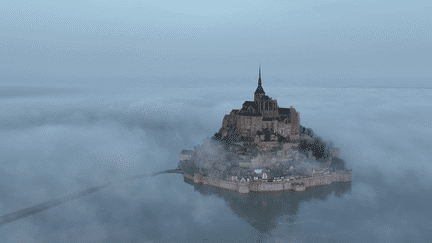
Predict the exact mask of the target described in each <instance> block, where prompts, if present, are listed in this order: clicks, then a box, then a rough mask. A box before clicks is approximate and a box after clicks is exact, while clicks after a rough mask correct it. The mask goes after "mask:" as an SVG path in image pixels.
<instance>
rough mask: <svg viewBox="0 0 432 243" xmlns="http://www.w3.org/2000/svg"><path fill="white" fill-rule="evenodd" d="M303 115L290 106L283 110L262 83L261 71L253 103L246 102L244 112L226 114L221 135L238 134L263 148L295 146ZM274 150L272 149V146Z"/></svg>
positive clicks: (243, 107) (235, 111) (220, 131)
mask: <svg viewBox="0 0 432 243" xmlns="http://www.w3.org/2000/svg"><path fill="white" fill-rule="evenodd" d="M299 125H300V113H299V112H296V110H295V109H294V108H293V107H292V106H291V107H290V108H280V107H279V105H278V103H277V100H275V99H272V98H270V97H268V96H267V95H266V94H265V92H264V89H263V87H262V84H261V66H260V68H259V76H258V87H257V89H256V90H255V93H254V100H253V101H245V102H244V103H243V106H242V108H241V109H239V110H238V109H237V110H236V109H234V110H232V111H231V113H230V114H229V115H225V117H224V119H223V122H222V128H221V129H220V130H219V133H218V134H219V135H220V136H222V138H223V137H226V136H229V135H232V134H236V135H240V136H241V137H242V138H246V140H248V142H253V143H255V144H261V145H266V147H268V146H267V145H272V144H273V145H276V143H280V142H284V143H295V142H297V141H298V139H299ZM270 147H273V146H270Z"/></svg>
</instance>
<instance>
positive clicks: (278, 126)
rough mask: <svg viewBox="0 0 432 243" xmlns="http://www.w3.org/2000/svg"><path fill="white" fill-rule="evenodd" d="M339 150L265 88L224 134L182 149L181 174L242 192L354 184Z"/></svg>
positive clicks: (226, 123) (228, 118) (233, 116)
mask: <svg viewBox="0 0 432 243" xmlns="http://www.w3.org/2000/svg"><path fill="white" fill-rule="evenodd" d="M338 156H339V148H335V147H333V146H332V144H331V143H325V142H323V141H322V139H321V138H320V137H317V136H315V135H314V133H313V131H312V129H310V128H304V127H302V126H301V125H300V113H299V112H297V111H296V110H295V109H294V108H293V107H292V106H291V107H290V108H280V107H279V105H278V103H277V100H275V99H272V98H270V97H268V96H267V95H266V94H265V92H264V89H263V87H262V83H261V67H260V68H259V77H258V87H257V89H256V90H255V93H254V101H245V102H244V103H243V106H242V108H241V109H233V110H232V111H231V113H230V114H228V115H225V117H224V119H223V122H222V127H221V129H220V130H219V132H217V133H215V134H214V136H213V137H212V138H211V139H209V140H208V141H206V142H204V143H203V144H200V145H198V146H195V147H194V150H183V151H182V152H181V154H180V162H179V163H178V170H180V171H181V172H182V173H183V176H184V177H185V178H186V179H190V180H193V182H194V183H203V184H207V185H211V186H216V187H220V188H224V189H228V190H234V191H237V192H239V193H249V192H252V191H256V192H277V191H285V190H295V191H297V192H302V191H305V190H306V189H307V188H311V187H316V186H319V185H328V184H330V183H332V182H338V181H351V170H347V169H346V168H345V166H344V162H343V161H342V160H341V159H339V158H338Z"/></svg>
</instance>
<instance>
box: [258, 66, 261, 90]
mask: <svg viewBox="0 0 432 243" xmlns="http://www.w3.org/2000/svg"><path fill="white" fill-rule="evenodd" d="M258 85H261V63H260V65H259V76H258Z"/></svg>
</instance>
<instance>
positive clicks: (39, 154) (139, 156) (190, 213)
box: [0, 86, 432, 242]
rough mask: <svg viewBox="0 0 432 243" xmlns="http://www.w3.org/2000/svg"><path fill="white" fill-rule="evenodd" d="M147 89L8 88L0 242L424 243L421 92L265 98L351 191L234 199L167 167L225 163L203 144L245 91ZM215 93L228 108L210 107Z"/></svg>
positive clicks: (332, 188) (337, 188) (290, 93)
mask: <svg viewBox="0 0 432 243" xmlns="http://www.w3.org/2000/svg"><path fill="white" fill-rule="evenodd" d="M155 89H156V90H149V89H147V90H141V91H140V92H138V91H135V92H130V94H125V93H124V92H125V90H118V91H117V92H115V91H107V90H103V89H101V90H99V91H97V92H96V91H94V90H92V89H86V88H83V89H82V90H80V91H71V94H70V95H68V90H67V89H63V91H60V90H61V89H60V90H57V89H55V88H54V89H51V90H46V91H45V93H43V94H40V95H38V94H32V93H28V92H27V91H25V90H26V89H25V88H23V89H22V88H20V87H12V86H9V88H8V90H9V92H8V96H7V97H3V98H2V99H1V100H0V102H1V114H2V117H0V118H1V119H0V124H1V131H0V137H1V138H2V139H1V140H0V145H1V146H0V150H1V151H0V152H1V154H2V158H1V159H0V162H1V164H0V166H1V167H0V168H1V170H0V183H1V187H0V194H1V197H0V198H1V200H0V212H1V215H0V217H1V218H0V224H1V225H0V241H1V242H15V241H25V240H27V241H33V242H56V241H57V242H60V241H63V242H88V241H98V242H124V241H126V242H134V241H136V242H140V241H149V242H151V241H153V242H172V241H176V242H197V241H198V242H205V241H206V240H207V241H208V242H213V241H214V242H220V241H229V240H231V241H232V240H234V241H237V242H274V241H281V242H289V241H298V242H316V241H319V242H335V241H348V242H364V241H368V242H377V241H378V242H408V241H410V240H411V241H415V242H428V241H430V240H431V233H430V232H431V229H432V224H431V223H430V220H429V219H430V218H431V216H432V215H431V213H430V212H431V206H430V204H429V202H430V201H431V199H432V190H431V188H430V186H429V185H430V183H431V173H429V170H430V168H432V166H431V165H430V163H429V161H430V160H429V159H428V158H430V156H431V155H432V154H431V152H430V150H429V149H428V148H429V146H428V144H431V140H430V138H431V137H432V136H431V135H432V134H430V130H428V125H427V124H428V122H427V121H428V120H429V119H430V117H429V115H428V114H431V112H429V111H430V110H431V107H430V105H428V102H427V101H428V100H429V97H430V95H431V94H430V91H429V90H410V89H406V90H400V89H379V90H375V89H351V90H347V89H325V91H326V92H323V89H312V88H307V89H303V88H302V89H288V90H284V91H280V92H281V93H278V91H276V90H271V89H269V90H268V91H267V92H268V93H271V94H272V96H273V97H278V102H279V103H280V105H281V106H282V107H286V106H290V105H293V106H294V107H295V108H296V109H297V110H298V111H299V112H300V117H301V124H302V125H303V126H305V127H310V128H312V129H313V131H314V132H315V133H316V134H318V135H319V136H321V137H322V139H323V140H325V141H331V142H333V143H334V146H335V147H340V148H341V156H340V157H341V160H343V161H344V163H345V165H344V166H346V168H348V169H351V168H352V169H353V177H352V178H353V179H352V182H344V183H342V182H340V183H334V184H331V185H329V186H320V187H316V188H313V189H310V190H307V191H306V192H304V193H301V194H298V193H295V192H288V193H276V194H257V193H251V194H248V195H239V194H237V193H235V192H229V191H225V190H222V189H220V188H214V187H211V186H206V185H199V184H193V183H192V182H191V181H190V180H188V179H184V178H183V176H182V175H181V174H179V173H174V172H176V171H175V170H173V169H175V168H177V165H178V162H179V154H180V152H181V151H182V150H183V149H189V150H193V149H194V147H195V148H196V149H198V148H211V149H208V150H200V151H206V152H205V153H202V154H199V155H198V156H201V157H202V158H205V159H206V160H202V161H203V165H202V166H203V167H206V168H207V167H209V166H210V165H212V163H213V164H214V163H218V162H220V161H222V160H221V159H223V158H226V156H227V154H226V153H223V151H219V150H217V144H212V143H210V142H209V141H211V140H209V138H210V137H211V136H212V135H213V134H214V133H215V132H216V131H218V130H219V128H220V126H221V124H222V119H223V115H224V114H227V113H229V111H230V110H231V109H234V108H236V107H237V106H240V105H241V103H242V102H243V101H244V100H247V96H248V93H250V92H247V91H244V90H243V91H242V89H238V90H236V89H235V88H233V89H232V90H230V91H228V92H227V91H225V90H218V89H216V88H215V89H214V90H209V89H203V90H200V91H199V93H201V94H206V93H207V94H211V95H197V94H199V93H197V88H193V89H182V90H180V89H179V90H178V91H177V92H175V93H171V94H166V95H165V96H163V95H161V93H160V92H158V90H157V88H155ZM58 92H64V93H63V94H62V95H60V96H57V95H56V94H57V93H58ZM77 92H78V94H77ZM222 92H223V93H224V96H227V97H232V98H231V99H230V100H225V101H224V102H225V103H226V104H229V105H226V104H225V103H221V102H213V101H212V97H218V96H219V95H220V94H221V93H222ZM330 93H331V95H330ZM95 94H97V95H95ZM113 94H114V95H113ZM188 94H190V95H188ZM236 94H240V95H236ZM181 97H183V98H182V99H181ZM187 97H189V98H187ZM209 97H210V98H209ZM236 97H238V98H236ZM245 97H246V98H245ZM287 97H291V98H287ZM292 97H296V98H295V101H293V100H294V99H293V98H292ZM347 97H350V99H349V100H351V101H352V102H346V100H347ZM178 100H182V103H179V102H178ZM401 100H402V101H403V103H398V102H399V101H401ZM354 101H355V102H354ZM317 104H320V105H317ZM372 104H375V105H374V106H372ZM364 107H367V108H364ZM398 109H403V110H404V111H405V113H404V114H403V115H400V114H399V115H395V114H394V111H395V110H398ZM353 110H355V112H353ZM209 111H213V112H210V113H209ZM317 117H320V119H319V120H318V119H316V118H317ZM401 126H403V129H402V127H401ZM395 131H398V132H395ZM213 146H216V147H213ZM304 161H305V163H309V164H308V166H310V165H311V164H313V163H317V164H322V163H321V162H313V161H312V160H307V159H305V160H304ZM324 162H325V161H324ZM222 233H223V234H222Z"/></svg>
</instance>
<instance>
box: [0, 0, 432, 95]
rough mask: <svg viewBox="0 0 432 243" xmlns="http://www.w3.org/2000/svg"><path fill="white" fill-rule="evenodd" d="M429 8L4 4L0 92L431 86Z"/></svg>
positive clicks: (334, 1)
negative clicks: (15, 88) (259, 82)
mask: <svg viewBox="0 0 432 243" xmlns="http://www.w3.org/2000/svg"><path fill="white" fill-rule="evenodd" d="M431 16H432V3H431V2H430V1H426V0H424V1H409V2H407V1H398V0H396V1H389V0H388V1H384V0H381V1H370V0H364V1H360V0H359V1H351V0H344V1H340V0H325V1H310V0H306V1H282V0H264V1H234V3H233V1H224V0H222V1H217V2H213V3H211V2H202V1H182V2H178V1H117V0H115V1H114V0H108V1H95V0H93V1H88V0H77V1H69V2H67V3H66V2H58V1H47V0H41V1H37V2H34V1H23V0H22V1H21V0H18V1H16V0H14V1H9V0H2V7H1V8H0V33H1V34H0V53H2V55H0V82H1V83H5V82H6V83H13V84H26V85H32V86H35V85H39V86H40V85H42V84H44V85H45V86H49V85H51V86H52V85H87V86H88V85H91V86H95V87H100V86H106V85H116V84H118V83H122V84H123V85H125V84H128V85H131V86H133V85H135V84H137V83H140V84H146V85H151V84H155V85H164V86H172V85H178V86H197V85H199V86H203V85H206V86H208V85H212V86H220V85H228V86H232V85H240V86H246V85H250V83H251V82H252V83H254V82H256V76H257V73H258V65H259V63H261V64H262V74H263V82H265V83H268V84H271V85H283V86H287V87H293V86H296V87H299V86H300V87H352V86H356V87H363V86H374V87H375V86H377V87H430V84H431V83H432V82H431V81H432V71H431V70H432V68H430V67H431V66H432V45H430V43H431V41H432V17H431Z"/></svg>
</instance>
